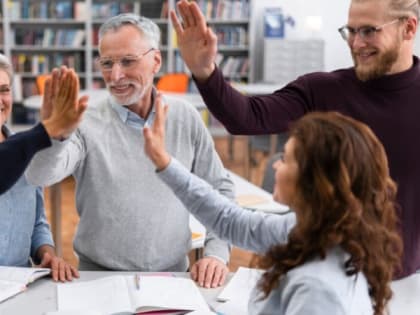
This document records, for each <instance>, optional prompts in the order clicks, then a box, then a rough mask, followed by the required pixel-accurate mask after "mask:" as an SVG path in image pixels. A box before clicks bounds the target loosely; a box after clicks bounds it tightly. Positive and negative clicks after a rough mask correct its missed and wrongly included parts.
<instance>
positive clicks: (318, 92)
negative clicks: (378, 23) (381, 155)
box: [196, 56, 420, 276]
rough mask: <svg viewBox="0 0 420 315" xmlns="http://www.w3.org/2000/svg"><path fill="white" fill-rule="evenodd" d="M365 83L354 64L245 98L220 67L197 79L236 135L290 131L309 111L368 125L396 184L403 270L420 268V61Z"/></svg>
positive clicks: (215, 110) (219, 116)
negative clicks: (335, 114)
mask: <svg viewBox="0 0 420 315" xmlns="http://www.w3.org/2000/svg"><path fill="white" fill-rule="evenodd" d="M413 61H414V63H413V66H412V67H411V68H410V69H409V70H407V71H404V72H401V73H397V74H393V75H386V76H383V77H381V78H379V79H374V80H370V81H367V82H362V81H360V80H358V79H357V77H356V74H355V71H354V68H348V69H341V70H337V71H333V72H317V73H311V74H307V75H304V76H302V77H299V78H298V79H297V80H295V81H293V82H291V83H289V84H288V85H287V86H285V87H284V88H282V89H280V90H277V91H275V92H274V93H272V94H270V95H264V96H254V97H246V96H244V95H242V94H241V93H239V92H238V91H236V90H234V89H233V88H232V87H231V86H230V85H229V84H227V83H226V82H225V80H224V79H223V74H222V73H221V72H220V70H219V69H216V71H214V72H213V74H212V75H211V77H210V78H209V79H208V80H207V81H206V82H204V83H199V82H196V84H197V87H198V89H199V90H200V93H201V94H202V96H203V99H204V101H205V102H206V104H207V106H208V108H209V110H210V111H211V112H212V113H213V114H214V116H215V117H216V118H217V119H218V120H220V121H221V122H222V123H223V124H224V125H225V126H226V128H227V130H228V131H229V132H231V133H233V134H267V133H280V132H284V131H286V130H287V128H288V126H289V124H290V123H291V122H292V121H294V120H296V119H298V118H300V117H301V116H302V115H304V114H305V113H307V112H309V111H315V110H317V111H338V112H341V113H343V114H346V115H349V116H351V117H353V118H355V119H357V120H360V121H362V122H364V123H366V124H367V125H368V126H369V127H370V128H371V129H372V130H373V131H374V132H375V134H376V135H377V137H378V138H379V139H380V140H381V141H382V143H383V145H384V147H385V151H386V153H387V156H388V161H389V167H390V173H391V177H392V178H393V180H395V181H396V182H397V185H398V194H397V198H398V202H399V204H400V206H401V208H402V211H401V212H400V213H399V217H400V221H401V225H402V228H401V230H402V236H403V241H404V257H403V273H402V276H406V275H409V274H411V273H413V272H415V271H416V270H418V269H420V229H419V228H418V227H419V226H420V209H419V208H420V184H419V181H420V162H419V161H420V146H419V145H416V143H415V139H416V137H417V136H418V135H420V123H419V122H418V119H419V117H420V104H419V99H420V65H419V60H418V58H417V57H415V56H414V57H413Z"/></svg>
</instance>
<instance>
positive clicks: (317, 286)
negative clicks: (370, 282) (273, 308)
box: [282, 277, 347, 315]
mask: <svg viewBox="0 0 420 315" xmlns="http://www.w3.org/2000/svg"><path fill="white" fill-rule="evenodd" d="M282 295H283V298H284V299H283V302H284V304H283V305H284V310H285V313H284V314H285V315H304V314H311V315H324V314H334V315H345V314H347V310H346V309H345V308H344V306H343V304H342V303H341V302H340V298H339V297H338V296H337V293H336V292H334V290H332V289H331V287H329V286H328V285H326V284H325V283H324V282H322V281H320V280H319V279H315V278H312V277H302V279H300V280H299V281H298V282H296V283H294V284H293V285H290V286H287V287H285V289H284V291H283V294H282Z"/></svg>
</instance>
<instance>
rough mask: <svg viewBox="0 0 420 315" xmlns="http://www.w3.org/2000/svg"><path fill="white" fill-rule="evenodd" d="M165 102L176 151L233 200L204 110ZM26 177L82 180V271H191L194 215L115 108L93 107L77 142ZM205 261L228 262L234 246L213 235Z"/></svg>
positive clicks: (58, 145) (57, 149) (77, 242)
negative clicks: (163, 178) (191, 216)
mask: <svg viewBox="0 0 420 315" xmlns="http://www.w3.org/2000/svg"><path fill="white" fill-rule="evenodd" d="M165 99H166V102H165V103H167V104H169V111H168V117H167V120H166V135H167V138H166V143H167V146H168V150H169V152H170V153H171V154H172V155H173V156H176V157H177V158H178V159H179V160H180V161H181V163H182V164H183V165H184V166H185V167H186V168H187V169H188V170H190V171H191V172H194V173H195V174H197V175H198V176H200V177H201V178H203V179H205V180H206V181H208V182H209V183H210V184H211V185H213V187H215V188H216V189H217V190H218V191H219V192H220V193H222V194H224V195H226V196H227V197H229V198H233V197H234V191H233V184H232V182H231V180H230V178H229V176H228V174H227V172H226V170H225V169H224V168H223V165H222V163H221V161H220V158H219V157H218V155H217V153H216V151H215V149H214V143H213V140H212V138H211V136H210V135H209V132H208V130H207V128H206V127H205V126H204V124H203V122H202V120H201V118H200V116H199V114H198V112H197V110H196V109H195V108H194V107H192V105H190V104H187V103H185V102H184V101H182V100H180V99H176V98H169V97H166V98H165ZM26 175H27V178H28V180H29V181H30V182H31V183H34V184H35V183H36V184H37V185H43V186H45V185H51V184H53V183H56V182H58V181H60V180H62V179H63V178H65V177H66V176H69V175H73V176H74V178H75V179H76V204H77V211H78V213H79V216H80V222H79V225H78V228H77V232H76V236H75V239H74V249H75V251H76V253H77V254H78V255H79V258H80V260H81V263H82V264H81V269H101V268H104V269H112V270H142V271H164V270H171V271H185V270H187V268H188V259H187V257H186V254H187V253H188V252H189V250H190V248H191V231H190V229H189V223H188V222H189V213H188V212H187V211H186V210H185V208H184V206H183V205H182V203H181V202H180V201H179V200H178V199H177V198H176V196H175V195H174V194H173V193H172V191H171V190H170V189H169V188H168V187H166V185H165V184H164V183H162V182H161V181H160V180H159V178H158V177H157V176H156V172H155V167H154V165H153V164H152V163H151V162H150V161H149V159H148V158H147V157H146V156H145V153H144V139H143V133H142V130H138V129H135V128H132V127H130V126H127V125H126V124H124V122H123V121H122V120H121V119H120V117H119V116H118V114H117V112H116V111H115V109H113V108H112V106H111V105H110V103H109V102H105V103H103V104H100V105H99V106H96V107H94V108H90V109H89V110H88V111H87V112H86V114H85V116H84V119H83V121H82V123H81V124H80V126H79V128H78V129H77V131H76V132H75V133H74V134H73V135H72V136H71V137H70V139H68V140H66V141H63V142H58V141H54V143H53V146H52V147H51V148H48V149H46V150H43V151H41V152H39V153H38V154H37V155H36V156H35V157H34V159H33V160H32V162H31V164H30V166H29V168H28V171H27V173H26ZM204 255H213V256H218V257H220V258H222V259H224V260H225V261H228V260H229V247H228V245H227V244H226V243H225V242H222V241H220V240H219V239H216V238H215V237H214V235H212V234H211V233H209V234H208V235H207V240H206V246H205V251H204ZM83 266H90V268H87V267H86V268H84V267H83Z"/></svg>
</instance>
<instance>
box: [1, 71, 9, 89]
mask: <svg viewBox="0 0 420 315" xmlns="http://www.w3.org/2000/svg"><path fill="white" fill-rule="evenodd" d="M9 84H10V79H9V76H8V74H7V72H6V71H4V70H2V69H0V85H9Z"/></svg>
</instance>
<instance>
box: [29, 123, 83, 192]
mask: <svg viewBox="0 0 420 315" xmlns="http://www.w3.org/2000/svg"><path fill="white" fill-rule="evenodd" d="M85 155H86V146H85V142H84V139H83V136H82V135H81V133H80V131H79V130H77V131H76V132H75V133H73V134H72V135H71V136H70V138H68V139H67V140H64V141H58V140H52V147H50V148H48V149H46V150H42V151H41V152H39V153H37V154H36V155H35V156H34V158H33V159H32V161H31V162H30V163H29V166H28V169H27V171H26V173H25V175H26V178H27V180H28V182H30V183H31V184H33V185H36V186H50V185H52V184H55V183H57V182H59V181H61V180H62V179H64V178H66V177H67V176H69V175H71V174H72V173H73V172H74V170H75V169H76V168H77V166H78V165H79V163H80V162H81V161H82V160H83V159H84V157H85Z"/></svg>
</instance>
